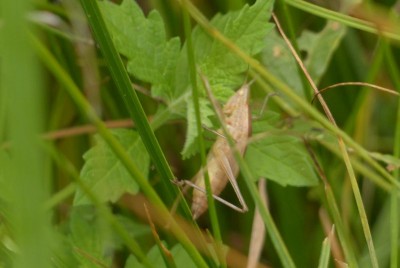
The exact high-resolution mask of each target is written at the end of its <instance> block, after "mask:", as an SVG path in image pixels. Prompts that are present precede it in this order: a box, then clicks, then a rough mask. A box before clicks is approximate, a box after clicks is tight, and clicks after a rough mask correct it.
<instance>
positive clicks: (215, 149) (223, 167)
mask: <svg viewBox="0 0 400 268" xmlns="http://www.w3.org/2000/svg"><path fill="white" fill-rule="evenodd" d="M205 82H206V84H208V83H207V81H205ZM206 88H207V85H206ZM207 90H209V89H207ZM249 93H250V84H244V85H243V86H242V87H241V88H240V89H239V90H238V91H237V92H236V93H235V94H234V95H233V96H232V97H231V98H230V99H229V100H228V102H227V103H226V104H225V105H224V106H223V108H222V115H223V120H222V121H223V122H222V123H223V124H225V125H226V129H227V130H228V131H229V134H230V135H231V137H232V139H233V140H234V141H235V146H236V149H237V150H238V151H239V153H240V155H242V156H243V155H244V152H245V150H246V146H247V142H248V137H249V134H250V132H251V118H250V116H251V114H250V109H249V105H248V100H249V95H250V94H249ZM212 102H214V101H212ZM213 105H214V106H215V104H214V103H213ZM206 168H207V169H208V174H209V178H210V184H211V189H212V194H213V197H214V198H215V199H216V200H217V201H219V202H221V203H223V204H225V205H227V206H229V207H231V208H232V209H234V210H236V211H239V212H246V211H247V210H248V208H247V205H246V203H245V201H244V199H243V197H242V195H241V193H240V190H239V187H238V185H237V182H236V177H237V175H238V173H239V166H238V164H237V162H236V160H235V157H234V153H233V149H232V148H231V147H230V145H229V142H228V140H227V139H226V137H223V136H219V137H218V138H217V140H216V141H215V143H214V144H213V146H212V147H211V150H210V152H209V153H208V155H207V166H206ZM192 181H194V183H193V182H191V181H188V180H182V181H175V183H176V184H178V185H183V184H185V185H187V186H190V187H192V188H194V191H193V199H192V200H193V201H192V208H191V209H192V214H193V218H194V219H197V218H198V217H199V216H200V215H202V214H203V213H204V212H205V211H206V210H207V208H208V203H207V196H206V194H205V192H206V191H205V184H204V174H203V169H200V170H199V171H198V172H197V174H196V175H195V176H194V177H193V179H192ZM228 181H229V182H230V183H231V185H232V187H233V189H234V191H235V193H236V195H237V197H238V199H239V202H240V205H241V207H237V206H235V205H233V204H231V203H229V202H228V201H226V200H224V199H222V198H220V197H218V195H219V194H220V193H221V192H222V190H223V189H224V188H225V186H226V185H227V183H228Z"/></svg>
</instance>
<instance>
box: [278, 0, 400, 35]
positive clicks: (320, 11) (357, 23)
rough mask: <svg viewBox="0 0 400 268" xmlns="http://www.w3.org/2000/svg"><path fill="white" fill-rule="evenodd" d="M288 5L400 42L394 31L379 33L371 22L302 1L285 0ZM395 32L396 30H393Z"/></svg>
mask: <svg viewBox="0 0 400 268" xmlns="http://www.w3.org/2000/svg"><path fill="white" fill-rule="evenodd" d="M285 1H286V3H287V4H288V5H291V6H293V7H295V8H298V9H300V10H303V11H305V12H308V13H310V14H314V15H316V16H319V17H322V18H325V19H328V20H334V21H338V22H340V23H343V24H344V25H347V26H349V27H352V28H355V29H358V30H362V31H365V32H368V33H373V34H377V35H379V34H382V35H383V36H385V37H387V38H389V39H393V40H396V41H400V35H399V34H398V33H396V32H395V31H393V32H391V31H387V30H383V31H381V30H380V29H378V28H377V27H375V25H374V24H373V23H372V22H368V21H364V20H361V19H358V18H354V17H350V16H348V15H344V14H341V13H338V12H335V11H332V10H329V9H326V8H323V7H319V6H317V5H315V4H311V3H309V2H306V1H302V0H285ZM393 30H396V29H393Z"/></svg>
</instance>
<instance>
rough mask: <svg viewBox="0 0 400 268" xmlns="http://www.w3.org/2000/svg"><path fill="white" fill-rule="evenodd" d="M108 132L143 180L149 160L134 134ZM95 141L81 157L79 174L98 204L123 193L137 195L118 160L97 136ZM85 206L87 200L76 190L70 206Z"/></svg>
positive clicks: (123, 131)
mask: <svg viewBox="0 0 400 268" xmlns="http://www.w3.org/2000/svg"><path fill="white" fill-rule="evenodd" d="M112 133H113V135H114V136H115V137H116V138H117V139H118V141H119V142H120V143H121V144H122V145H123V146H124V148H126V151H127V152H128V153H129V155H130V156H131V157H132V159H134V161H135V163H137V166H138V167H139V168H140V171H141V173H142V174H143V176H145V177H146V178H147V174H148V171H149V162H150V160H149V156H148V154H147V151H146V149H145V147H144V145H143V143H142V141H141V139H140V138H139V136H138V134H137V133H136V132H135V131H132V130H126V129H115V130H113V131H112ZM95 138H96V143H97V144H96V145H95V146H94V147H93V148H91V149H90V150H89V151H87V152H86V153H85V155H84V156H83V157H84V159H85V166H84V167H83V168H82V171H81V178H82V180H83V181H84V182H85V183H87V185H88V186H89V187H90V188H91V189H92V190H93V191H95V192H96V193H97V194H98V197H99V199H100V201H112V202H115V201H117V200H118V199H119V198H120V197H121V195H122V194H123V193H125V192H128V193H132V194H135V193H137V192H138V191H139V188H138V185H137V184H136V182H135V181H134V180H132V178H131V176H130V175H129V173H128V171H127V170H126V168H125V167H124V166H123V165H122V163H121V161H120V160H119V159H118V158H117V157H116V156H115V154H114V152H113V151H112V150H111V148H110V147H109V146H108V145H107V143H106V142H105V141H104V140H103V139H102V138H101V137H100V136H95ZM88 203H90V201H89V199H88V198H87V197H86V196H85V194H84V193H83V192H82V190H81V189H78V190H77V192H76V195H75V199H74V205H82V204H88Z"/></svg>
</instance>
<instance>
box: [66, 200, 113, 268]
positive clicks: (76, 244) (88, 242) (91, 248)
mask: <svg viewBox="0 0 400 268" xmlns="http://www.w3.org/2000/svg"><path fill="white" fill-rule="evenodd" d="M70 231H71V237H70V239H71V243H72V245H73V249H74V253H75V256H76V258H77V259H78V260H79V261H80V263H81V265H82V266H81V267H96V268H97V267H99V265H98V264H99V263H101V264H103V265H106V266H107V267H108V266H110V265H111V262H112V257H113V253H114V250H115V245H114V244H113V241H112V236H111V230H110V229H109V227H108V225H107V224H105V222H104V220H103V219H102V218H101V217H99V216H98V215H97V213H96V210H95V209H94V207H92V206H88V205H87V206H76V207H73V209H72V211H71V219H70Z"/></svg>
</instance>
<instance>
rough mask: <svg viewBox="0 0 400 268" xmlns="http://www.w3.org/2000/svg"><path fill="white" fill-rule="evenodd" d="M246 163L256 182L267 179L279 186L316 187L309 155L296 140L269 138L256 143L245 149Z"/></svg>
mask: <svg viewBox="0 0 400 268" xmlns="http://www.w3.org/2000/svg"><path fill="white" fill-rule="evenodd" d="M246 161H247V162H248V163H249V167H250V169H251V170H253V173H254V175H255V176H256V177H257V178H260V177H263V178H268V179H270V180H272V181H275V182H277V183H279V184H281V185H282V186H286V185H291V186H315V185H317V183H318V178H317V176H316V174H315V172H314V167H313V163H312V160H311V158H310V155H309V153H308V152H307V150H306V149H305V147H304V143H303V142H302V140H301V139H299V138H296V137H290V136H273V135H271V136H267V137H265V138H263V139H261V140H257V141H255V142H253V143H251V144H250V145H249V146H248V148H247V153H246Z"/></svg>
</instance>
